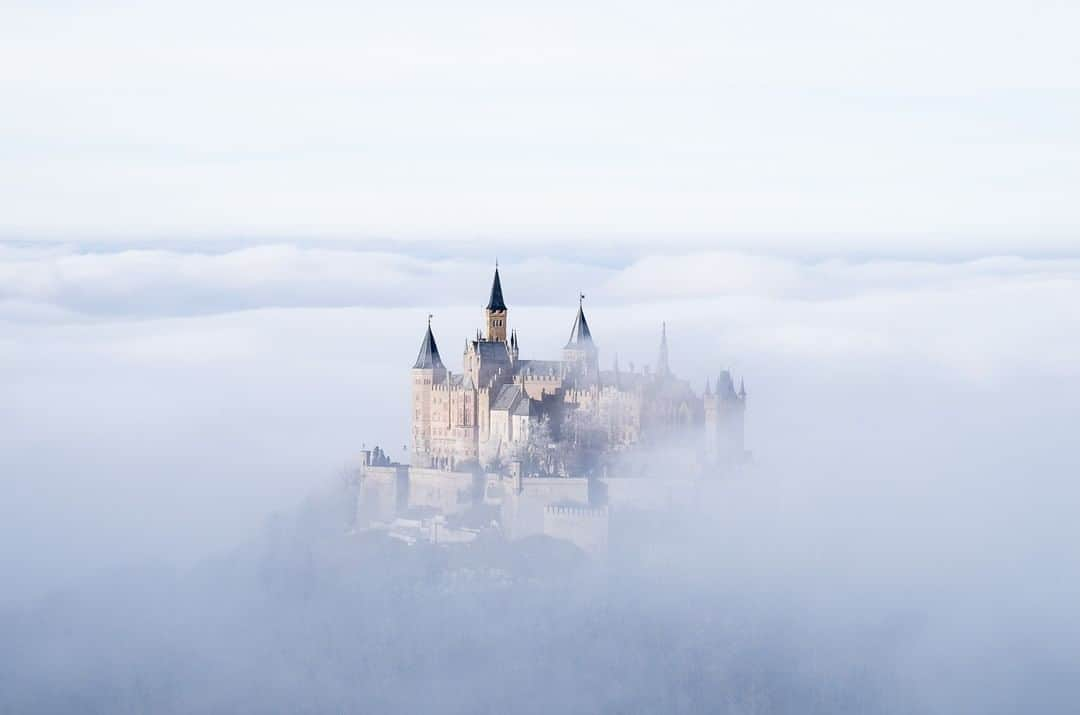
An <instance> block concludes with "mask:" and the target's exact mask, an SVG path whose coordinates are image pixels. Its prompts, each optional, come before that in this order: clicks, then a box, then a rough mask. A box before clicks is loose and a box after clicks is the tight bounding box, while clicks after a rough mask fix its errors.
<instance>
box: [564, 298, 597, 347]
mask: <svg viewBox="0 0 1080 715" xmlns="http://www.w3.org/2000/svg"><path fill="white" fill-rule="evenodd" d="M584 300H585V294H584V293H582V294H581V295H580V296H579V297H578V309H577V316H576V317H575V318H574V325H573V327H571V328H570V339H569V340H568V341H567V342H566V347H568V348H572V347H584V346H586V345H588V346H591V345H592V333H591V332H590V331H589V323H588V322H587V321H586V320H585V309H584V308H583V307H582V303H583V302H584Z"/></svg>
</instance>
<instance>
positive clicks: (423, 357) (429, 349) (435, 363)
mask: <svg viewBox="0 0 1080 715" xmlns="http://www.w3.org/2000/svg"><path fill="white" fill-rule="evenodd" d="M445 367H446V366H445V365H443V361H442V358H441V357H439V347H438V346H437V345H436V344H435V336H434V335H432V333H431V324H430V323H429V324H428V326H427V333H426V334H425V335H424V342H422V343H420V354H419V355H417V356H416V362H415V363H413V370H431V369H435V368H445Z"/></svg>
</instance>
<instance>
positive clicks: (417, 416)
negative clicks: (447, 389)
mask: <svg viewBox="0 0 1080 715" xmlns="http://www.w3.org/2000/svg"><path fill="white" fill-rule="evenodd" d="M445 381H446V366H445V365H443V361H442V358H441V357H439V347H438V345H436V344H435V335H434V334H433V333H432V332H431V316H430V315H429V316H428V327H427V333H425V334H424V340H423V342H421V343H420V353H419V354H418V355H417V356H416V362H415V363H413V366H412V439H413V462H414V463H415V464H416V465H417V466H421V467H426V466H429V463H430V461H431V393H432V389H433V386H434V385H438V384H440V383H442V382H445Z"/></svg>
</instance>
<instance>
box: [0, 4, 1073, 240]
mask: <svg viewBox="0 0 1080 715" xmlns="http://www.w3.org/2000/svg"><path fill="white" fill-rule="evenodd" d="M585 5H586V4H583V3H579V2H573V3H571V2H548V3H529V4H525V3H519V4H515V5H512V4H509V3H505V2H499V3H495V2H491V3H483V2H465V3H443V2H409V1H406V2H393V3H387V2H379V3H370V2H359V3H357V2H351V3H345V2H342V3H327V2H304V3H300V2H292V3H279V2H258V3H255V2H234V3H227V4H222V3H217V2H214V3H210V2H203V1H201V0H196V1H194V2H187V3H151V2H144V3H134V2H95V3H88V2H78V1H73V2H10V1H9V2H5V3H3V4H2V6H0V96H2V97H3V98H4V99H3V104H4V106H3V111H2V112H0V157H2V158H3V160H2V162H0V201H2V204H3V205H2V211H0V236H2V237H3V238H16V239H18V238H38V237H46V238H62V239H71V240H78V239H80V238H86V237H93V238H95V239H109V238H115V237H121V238H124V239H132V238H136V239H139V240H153V239H155V238H159V237H168V238H171V239H176V238H188V237H207V236H209V237H230V236H241V235H242V236H247V237H254V238H258V239H262V238H268V237H269V238H275V239H278V238H283V237H284V238H286V239H289V240H302V239H305V238H311V237H323V238H325V237H333V238H338V237H351V238H363V237H382V238H385V237H410V238H439V237H444V236H453V237H456V238H461V237H470V236H488V237H490V236H533V237H537V236H540V237H546V236H561V237H564V238H565V237H581V238H590V237H592V238H596V237H600V236H607V237H610V236H620V235H621V236H627V235H638V236H657V235H664V236H672V235H691V236H699V237H706V238H707V240H719V241H720V242H722V239H723V238H724V237H727V238H729V239H730V238H731V237H738V236H741V237H744V239H743V240H744V243H745V241H746V240H750V241H752V240H753V237H755V236H758V237H762V238H761V240H762V241H763V242H768V241H769V240H774V241H777V240H778V241H780V242H781V243H782V242H784V241H788V242H796V243H797V242H799V241H801V240H805V239H804V238H800V237H806V236H819V237H821V236H828V237H833V238H832V239H831V240H838V239H836V237H841V239H839V240H840V243H843V241H849V242H851V244H852V245H859V244H860V242H862V243H866V242H870V243H874V244H880V245H886V246H888V245H894V246H898V247H903V246H905V245H908V244H909V243H910V242H912V241H916V242H918V241H922V242H923V245H924V246H927V245H929V246H933V245H940V246H943V247H944V246H946V245H947V244H949V245H955V243H956V242H965V241H966V242H968V244H970V245H971V246H975V247H980V248H982V247H984V248H985V249H986V252H988V253H994V252H1006V253H1032V252H1051V253H1063V252H1065V253H1071V252H1073V251H1074V250H1075V249H1076V247H1077V244H1078V243H1080V241H1078V240H1077V236H1078V234H1080V201H1078V200H1077V197H1078V196H1080V43H1078V42H1076V36H1077V33H1078V32H1080V5H1077V4H1076V3H1073V2H1026V3H1016V2H993V1H990V2H986V1H983V2H924V1H922V0H915V1H913V2H905V3H896V2H889V3H877V2H866V1H865V0H864V1H860V2H855V1H852V2H826V3H801V2H779V1H772V2H761V1H754V2H702V3H696V2H682V3H659V2H652V3H649V2H619V3H614V2H597V3H589V4H587V6H585ZM747 236H749V237H751V238H750V239H745V237H747ZM770 236H771V237H773V238H772V239H769V238H768V237H770ZM776 236H783V237H788V238H781V239H776V238H775V237H776ZM920 236H921V237H922V238H918V237H920ZM928 236H929V238H927V237H928ZM913 237H914V238H913ZM837 245H840V244H837ZM743 247H745V245H744V246H743ZM864 247H865V246H864Z"/></svg>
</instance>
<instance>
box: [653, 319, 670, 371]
mask: <svg viewBox="0 0 1080 715" xmlns="http://www.w3.org/2000/svg"><path fill="white" fill-rule="evenodd" d="M670 373H671V369H670V368H669V367H668V351H667V323H666V322H664V323H660V356H659V357H658V358H657V360H656V374H657V375H658V376H661V377H663V376H666V375H669V374H670Z"/></svg>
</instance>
